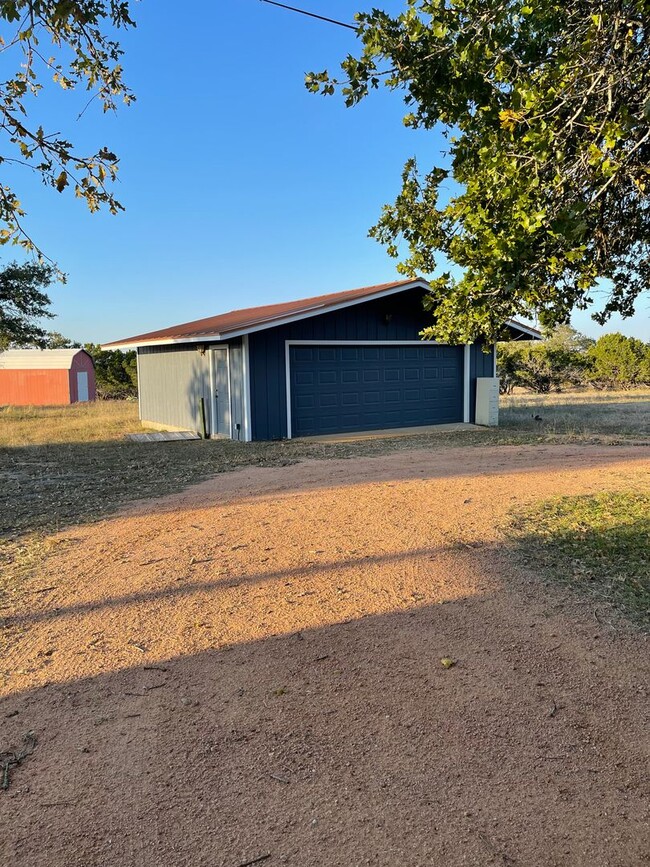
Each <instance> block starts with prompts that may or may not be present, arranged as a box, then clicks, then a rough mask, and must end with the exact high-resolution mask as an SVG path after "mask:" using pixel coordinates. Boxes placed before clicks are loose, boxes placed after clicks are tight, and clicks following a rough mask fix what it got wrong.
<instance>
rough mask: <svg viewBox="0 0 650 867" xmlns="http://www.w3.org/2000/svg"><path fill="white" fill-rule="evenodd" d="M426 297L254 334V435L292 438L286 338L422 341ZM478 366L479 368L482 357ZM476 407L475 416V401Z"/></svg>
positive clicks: (372, 304) (400, 297)
mask: <svg viewBox="0 0 650 867" xmlns="http://www.w3.org/2000/svg"><path fill="white" fill-rule="evenodd" d="M422 298H423V292H422V290H421V289H415V290H409V291H407V292H401V293H399V294H395V295H391V296H387V297H384V298H380V299H377V300H375V301H367V302H365V303H360V304H355V305H353V306H351V307H346V308H344V309H342V310H335V311H332V312H329V313H323V314H322V315H319V316H318V315H317V316H312V317H310V318H308V319H303V320H300V321H298V322H293V323H290V324H289V325H282V326H278V327H277V328H269V329H266V330H264V331H258V332H256V333H254V334H250V335H249V338H248V340H249V364H250V399H251V422H252V431H251V433H252V438H253V439H254V440H271V439H282V438H284V437H286V436H287V404H286V399H287V394H286V368H285V341H286V340H349V341H350V342H354V341H360V340H385V341H390V340H392V341H401V340H419V332H420V331H421V330H422V329H423V328H425V327H426V326H427V325H430V324H431V314H430V313H427V312H426V311H425V310H424V309H423V308H422ZM423 345H426V344H423ZM475 349H477V350H478V354H479V356H480V355H482V353H481V349H480V346H478V345H477V346H476V347H472V353H471V355H470V366H471V364H472V358H473V357H474V355H475V351H474V350H475ZM454 351H459V348H456V349H455V350H454ZM460 351H461V352H462V350H460ZM490 358H491V356H487V359H490ZM474 367H475V370H476V369H477V367H476V360H474ZM490 375H491V373H490ZM461 391H462V384H461ZM470 406H471V411H472V414H473V411H474V400H473V399H472V402H471V404H470Z"/></svg>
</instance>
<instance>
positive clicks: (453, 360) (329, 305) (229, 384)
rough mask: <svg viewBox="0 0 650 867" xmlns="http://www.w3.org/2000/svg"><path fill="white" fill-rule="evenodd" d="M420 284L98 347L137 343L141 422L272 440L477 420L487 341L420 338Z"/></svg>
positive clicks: (267, 309)
mask: <svg viewBox="0 0 650 867" xmlns="http://www.w3.org/2000/svg"><path fill="white" fill-rule="evenodd" d="M428 288H429V287H428V283H427V282H426V281H425V280H405V281H400V282H396V283H386V284H382V285H379V286H368V287H364V288H361V289H353V290H350V291H347V292H337V293H334V294H331V295H322V296H319V297H316V298H306V299H303V300H300V301H291V302H285V303H282V304H272V305H267V306H263V307H253V308H248V309H246V310H235V311H232V312H230V313H224V314H222V315H220V316H214V317H211V318H208V319H200V320H197V321H195V322H189V323H185V324H182V325H176V326H172V327H171V328H166V329H163V330H161V331H153V332H149V333H147V334H140V335H137V336H135V337H130V338H127V339H124V340H119V341H116V342H114V343H108V344H105V346H104V348H105V349H124V350H127V349H134V348H135V349H137V356H138V383H139V395H140V418H141V420H142V422H143V424H145V425H146V426H148V427H154V428H156V427H157V428H159V429H166V430H174V429H175V430H193V431H198V432H202V428H203V424H204V423H205V430H206V433H207V435H209V436H225V437H231V438H233V439H241V440H273V439H284V438H291V437H299V436H314V435H327V434H338V433H353V432H358V431H367V430H384V429H390V428H402V427H414V426H420V425H433V424H445V423H452V422H473V421H474V420H475V406H476V388H477V380H478V379H481V378H492V377H494V376H495V351H494V347H490V348H489V351H488V352H487V353H486V352H484V351H483V345H482V344H481V343H478V342H477V343H474V344H472V345H467V346H449V345H445V344H439V343H434V342H423V341H422V340H421V339H420V336H419V333H420V332H421V331H422V329H423V328H425V327H426V326H427V325H429V324H430V323H431V314H430V313H427V312H426V311H425V310H424V308H423V305H422V300H423V297H424V294H425V292H426V291H427V289H428ZM508 327H509V328H510V329H511V331H512V332H513V336H519V337H524V336H525V337H527V339H530V338H531V337H538V336H539V333H538V332H536V331H534V329H529V328H527V327H526V326H524V325H520V324H519V323H515V322H510V323H508ZM204 420H205V422H204Z"/></svg>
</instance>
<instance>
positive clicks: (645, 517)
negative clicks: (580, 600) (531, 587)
mask: <svg viewBox="0 0 650 867" xmlns="http://www.w3.org/2000/svg"><path fill="white" fill-rule="evenodd" d="M510 528H511V530H512V531H514V535H515V539H516V540H517V542H518V546H519V548H520V549H521V551H522V552H523V553H524V555H525V557H526V558H527V559H528V560H529V561H533V562H534V563H535V568H536V571H539V570H541V571H542V572H544V573H546V574H548V575H550V576H551V577H553V578H554V579H555V580H557V581H561V582H563V583H566V584H570V585H572V586H574V587H577V588H579V589H580V591H581V592H582V593H584V594H589V595H590V596H591V597H593V598H594V599H596V600H602V601H605V602H607V603H610V604H612V605H613V606H614V607H616V608H618V609H619V610H621V611H622V612H623V613H624V614H626V615H627V616H629V617H630V618H632V619H633V620H636V621H638V622H639V623H641V624H642V625H644V626H646V627H649V626H650V496H648V495H647V494H645V493H642V492H640V491H636V490H625V491H603V492H601V493H598V494H588V495H582V496H574V497H559V498H555V499H552V500H542V501H540V502H538V503H536V504H534V505H533V506H528V507H527V508H525V509H523V510H521V511H519V512H515V513H514V514H513V516H512V521H511V525H510Z"/></svg>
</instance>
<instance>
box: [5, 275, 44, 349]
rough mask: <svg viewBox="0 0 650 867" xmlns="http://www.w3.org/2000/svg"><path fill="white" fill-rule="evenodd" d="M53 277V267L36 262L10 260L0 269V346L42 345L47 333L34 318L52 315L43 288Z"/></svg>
mask: <svg viewBox="0 0 650 867" xmlns="http://www.w3.org/2000/svg"><path fill="white" fill-rule="evenodd" d="M54 276H55V275H54V268H52V267H51V266H50V265H45V264H42V263H37V262H27V263H25V264H23V265H19V264H17V263H16V262H12V263H11V264H10V265H6V266H5V267H4V268H3V269H2V270H1V271H0V349H7V348H8V347H9V346H30V345H32V346H33V345H36V346H45V345H46V343H47V336H48V333H47V331H46V330H45V329H44V328H42V327H41V326H40V325H39V322H38V320H39V319H42V318H43V317H45V318H52V315H53V314H52V313H51V312H50V311H49V309H48V308H49V305H50V299H49V298H48V296H47V295H46V294H45V292H44V291H43V290H44V289H47V287H48V286H49V285H50V283H51V282H52V281H53V279H54Z"/></svg>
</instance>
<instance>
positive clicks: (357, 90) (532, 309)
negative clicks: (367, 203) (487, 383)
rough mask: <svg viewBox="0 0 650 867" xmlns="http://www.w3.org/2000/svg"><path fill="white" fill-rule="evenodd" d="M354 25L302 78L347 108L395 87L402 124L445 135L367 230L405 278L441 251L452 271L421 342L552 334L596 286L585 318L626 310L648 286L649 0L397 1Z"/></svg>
mask: <svg viewBox="0 0 650 867" xmlns="http://www.w3.org/2000/svg"><path fill="white" fill-rule="evenodd" d="M357 22H358V36H359V39H360V40H361V42H362V45H363V48H362V51H361V54H360V56H359V57H356V58H355V57H352V56H348V57H347V58H346V60H345V61H344V62H343V63H342V69H343V73H344V76H343V78H342V79H341V80H339V81H336V80H335V79H332V78H330V76H329V74H328V73H327V72H321V73H311V74H310V75H308V76H307V87H308V88H309V89H310V90H312V91H313V92H321V93H324V94H331V93H334V92H335V90H336V89H337V88H340V89H341V90H342V93H343V95H344V97H345V100H346V103H347V105H349V106H352V105H355V104H357V103H358V102H360V101H361V100H362V99H364V98H365V97H366V96H367V95H368V93H369V92H370V90H372V89H376V88H379V87H380V86H382V85H383V86H386V87H387V88H389V89H391V90H400V91H402V92H403V93H404V101H405V103H406V104H407V106H408V114H407V115H406V117H405V118H404V123H405V124H406V125H407V126H409V127H413V128H418V127H421V128H424V129H432V128H433V127H438V128H441V129H442V131H443V134H444V135H445V136H446V137H447V139H448V141H449V153H448V159H447V160H446V161H444V162H443V164H442V165H439V166H436V167H434V168H432V169H431V170H430V171H428V173H426V174H425V175H424V176H422V175H421V174H420V172H419V171H418V167H417V165H416V163H415V161H414V160H409V161H408V162H407V163H406V166H405V168H404V172H403V175H402V189H401V192H400V193H399V195H398V197H397V199H396V201H395V203H394V204H392V205H389V206H386V207H385V208H384V210H383V213H382V215H381V217H380V219H379V221H378V223H377V224H376V225H375V226H374V227H373V228H372V229H371V230H370V234H371V235H372V236H373V237H375V238H376V239H378V240H379V241H380V242H382V243H384V244H385V245H387V249H388V253H389V254H390V255H391V256H393V257H395V258H399V257H400V250H399V244H400V241H405V242H406V245H407V247H408V251H409V252H408V255H407V256H406V258H403V259H402V261H401V262H400V264H399V266H398V267H399V270H400V271H402V272H403V273H405V274H408V275H414V274H416V273H417V272H424V273H427V274H430V273H433V271H434V269H435V267H436V262H437V260H436V254H438V253H441V254H443V256H444V257H445V259H446V260H447V261H449V262H451V263H452V264H454V265H455V266H457V267H458V269H459V270H460V272H461V274H462V276H460V277H458V278H454V277H452V275H451V273H445V274H443V276H441V277H439V278H438V279H436V280H434V281H433V282H432V288H431V294H430V296H429V298H428V306H429V307H430V308H431V309H432V310H433V311H434V317H435V318H434V324H433V325H432V327H431V328H430V329H427V331H426V332H425V334H426V336H429V337H436V338H437V339H439V340H445V341H452V342H467V341H469V340H472V339H474V338H476V337H478V336H481V335H482V336H484V337H486V338H488V339H495V338H496V337H497V336H498V334H499V331H500V328H501V324H502V323H503V321H504V320H506V319H507V318H509V317H512V316H515V315H523V316H531V315H537V316H538V317H539V319H540V321H541V322H542V324H543V325H546V326H549V327H552V326H553V325H555V324H558V323H565V322H567V321H568V319H569V315H570V313H571V311H572V310H573V309H575V308H579V309H584V308H585V307H587V306H588V305H589V304H591V303H592V301H593V295H594V291H595V290H597V289H598V287H599V286H602V285H607V286H609V287H610V289H609V296H608V298H607V300H606V302H605V303H604V305H603V306H602V308H601V309H600V310H598V311H597V313H595V314H594V318H595V319H596V320H597V321H599V322H600V323H601V324H602V323H604V322H605V321H606V320H607V319H608V318H609V316H610V314H611V313H612V312H614V311H617V312H619V313H621V314H622V315H623V316H629V315H631V314H632V313H633V312H634V303H635V300H636V298H637V297H638V295H639V293H640V292H641V291H643V290H645V289H647V288H648V285H649V282H650V200H649V196H648V191H649V189H650V124H649V120H650V98H649V93H650V42H649V40H648V29H649V26H650V15H649V6H648V2H647V0H589V2H587V0H573V2H570V3H561V2H558V0H537V2H535V3H531V2H530V0H406V9H405V11H404V12H403V13H402V14H400V15H398V16H395V17H392V16H390V15H388V14H387V13H385V12H382V11H380V10H377V9H375V10H373V11H372V12H369V13H361V14H358V15H357ZM448 178H452V179H453V180H454V181H455V182H456V183H457V185H458V187H455V188H454V187H452V191H453V194H452V193H449V191H448V190H446V181H447V179H448ZM455 189H457V190H458V191H457V192H456V191H455ZM601 281H606V283H605V284H603V283H602V282H601Z"/></svg>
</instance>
